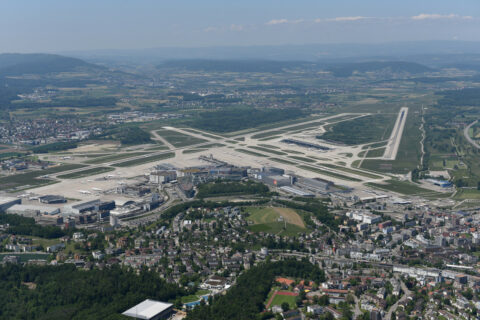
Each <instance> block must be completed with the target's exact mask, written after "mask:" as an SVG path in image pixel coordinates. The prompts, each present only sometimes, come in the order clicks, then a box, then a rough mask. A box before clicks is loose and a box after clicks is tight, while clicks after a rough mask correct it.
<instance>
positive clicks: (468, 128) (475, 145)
mask: <svg viewBox="0 0 480 320" xmlns="http://www.w3.org/2000/svg"><path fill="white" fill-rule="evenodd" d="M477 122H478V120H475V121H473V122H472V123H470V124H469V125H468V126H466V127H465V129H463V135H464V136H465V138H466V139H467V140H468V142H470V144H471V145H473V146H474V147H475V148H477V149H480V145H478V143H476V142H475V141H474V140H473V139H472V138H471V137H470V135H469V134H468V131H469V130H470V128H471V127H472V126H473V125H475V124H476V123H477Z"/></svg>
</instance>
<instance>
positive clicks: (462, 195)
mask: <svg viewBox="0 0 480 320" xmlns="http://www.w3.org/2000/svg"><path fill="white" fill-rule="evenodd" d="M454 199H456V200H465V199H480V191H479V190H477V189H458V191H457V193H456V194H455V196H454Z"/></svg>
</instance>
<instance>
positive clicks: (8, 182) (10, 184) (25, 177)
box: [0, 164, 84, 190]
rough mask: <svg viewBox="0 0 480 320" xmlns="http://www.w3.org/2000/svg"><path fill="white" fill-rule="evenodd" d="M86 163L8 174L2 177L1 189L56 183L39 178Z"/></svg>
mask: <svg viewBox="0 0 480 320" xmlns="http://www.w3.org/2000/svg"><path fill="white" fill-rule="evenodd" d="M82 167H84V165H81V164H63V165H59V166H56V167H52V168H48V169H45V170H37V171H32V172H27V173H20V174H15V175H12V176H6V177H1V178H0V190H8V189H13V188H16V189H22V190H23V189H26V188H34V187H39V186H42V185H46V184H50V183H54V181H53V180H50V179H48V178H39V177H41V176H47V175H50V174H55V173H59V172H62V171H69V170H74V169H78V168H82Z"/></svg>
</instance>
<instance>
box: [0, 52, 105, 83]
mask: <svg viewBox="0 0 480 320" xmlns="http://www.w3.org/2000/svg"><path fill="white" fill-rule="evenodd" d="M80 68H88V69H91V70H93V69H98V70H101V69H103V67H100V66H97V65H94V64H91V63H87V62H85V61H83V60H80V59H77V58H70V57H65V56H60V55H55V54H40V53H35V54H19V53H4V54H0V77H1V76H19V75H22V74H47V73H54V72H71V71H75V70H79V69H80Z"/></svg>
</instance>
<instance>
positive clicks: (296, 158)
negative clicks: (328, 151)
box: [288, 156, 316, 163]
mask: <svg viewBox="0 0 480 320" xmlns="http://www.w3.org/2000/svg"><path fill="white" fill-rule="evenodd" d="M288 157H289V158H291V159H295V160H300V161H303V162H308V163H315V162H316V161H315V160H312V159H310V158H305V157H299V156H288Z"/></svg>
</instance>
